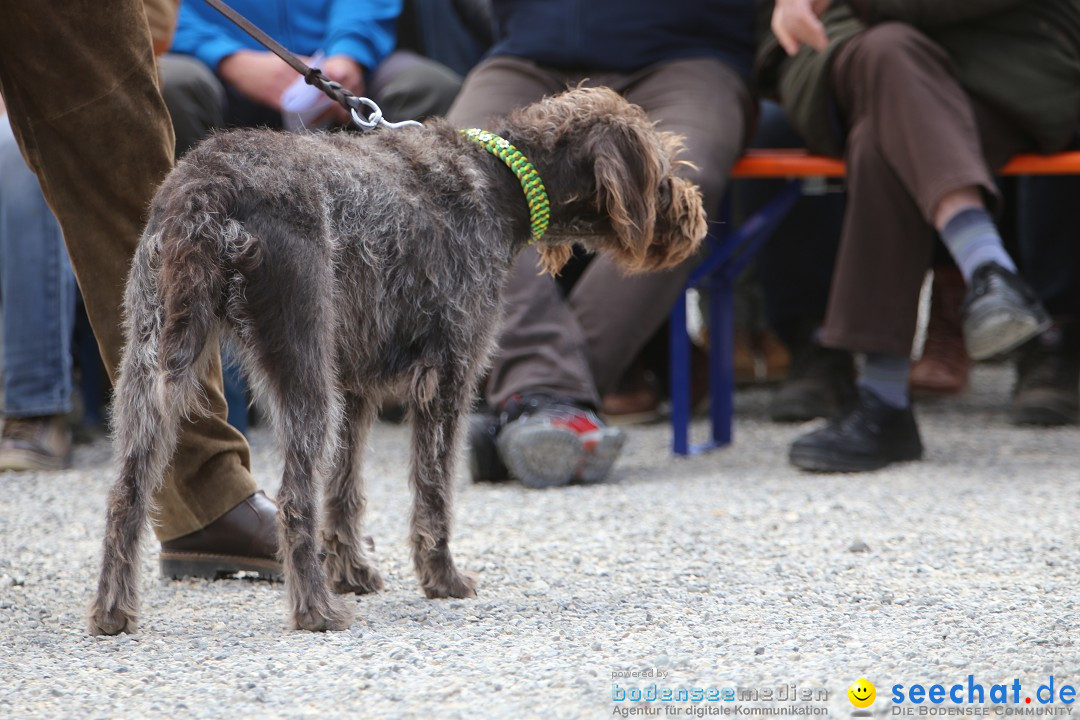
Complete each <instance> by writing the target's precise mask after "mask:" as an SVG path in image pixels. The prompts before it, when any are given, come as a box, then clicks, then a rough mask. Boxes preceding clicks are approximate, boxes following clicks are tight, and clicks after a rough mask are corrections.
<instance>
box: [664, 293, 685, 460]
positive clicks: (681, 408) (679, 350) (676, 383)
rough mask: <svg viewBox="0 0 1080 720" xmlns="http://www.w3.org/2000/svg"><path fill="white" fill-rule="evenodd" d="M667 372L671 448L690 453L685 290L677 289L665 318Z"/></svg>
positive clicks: (677, 452)
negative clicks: (677, 293)
mask: <svg viewBox="0 0 1080 720" xmlns="http://www.w3.org/2000/svg"><path fill="white" fill-rule="evenodd" d="M668 326H669V328H670V329H669V331H668V334H669V341H668V353H669V362H670V365H671V370H670V372H669V373H668V378H669V383H670V386H671V387H670V393H671V429H672V441H671V445H672V448H671V449H672V452H674V453H675V454H676V455H689V454H690V373H689V372H688V370H689V368H690V336H689V335H688V334H687V332H686V293H685V292H682V293H679V297H678V298H676V300H675V306H674V307H672V308H671V315H670V318H669V320H668Z"/></svg>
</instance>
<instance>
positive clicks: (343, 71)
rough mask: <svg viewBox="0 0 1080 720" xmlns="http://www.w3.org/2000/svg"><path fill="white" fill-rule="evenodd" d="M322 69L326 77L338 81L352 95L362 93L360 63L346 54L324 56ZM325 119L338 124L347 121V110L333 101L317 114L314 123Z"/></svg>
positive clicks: (362, 81) (362, 84)
mask: <svg viewBox="0 0 1080 720" xmlns="http://www.w3.org/2000/svg"><path fill="white" fill-rule="evenodd" d="M322 71H323V74H324V75H326V77H328V78H330V79H331V80H333V81H334V82H337V83H340V84H341V87H343V88H345V89H346V90H348V91H349V92H351V93H352V94H353V95H357V96H360V95H363V94H364V69H363V68H362V67H360V63H358V62H356V61H355V60H353V59H352V58H351V57H349V56H348V55H331V56H330V57H328V58H326V59H325V60H323V62H322ZM326 120H333V121H334V122H336V123H339V124H341V123H348V122H349V112H348V111H347V110H346V109H345V108H343V107H342V106H341V105H338V104H337V103H334V106H333V107H332V108H330V109H329V110H327V111H326V112H325V113H323V114H322V115H321V116H319V118H318V119H317V120H316V121H315V124H316V125H317V124H320V123H323V122H326Z"/></svg>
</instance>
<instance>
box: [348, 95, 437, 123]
mask: <svg viewBox="0 0 1080 720" xmlns="http://www.w3.org/2000/svg"><path fill="white" fill-rule="evenodd" d="M345 102H347V103H348V104H349V114H350V115H352V121H353V122H354V123H356V126H357V127H359V128H360V129H361V130H364V131H367V130H373V129H374V128H376V127H379V126H381V127H384V128H390V129H391V130H396V129H397V128H403V127H413V126H415V127H423V125H421V124H420V123H418V122H417V121H415V120H402V121H401V122H389V121H388V120H387V119H386V118H384V117H383V114H382V108H380V107H379V105H378V103H376V102H375V101H374V100H372V99H370V98H366V97H357V96H356V95H351V96H349V97H348V98H346V100H345ZM361 105H364V106H366V107H367V109H368V110H370V111H371V112H370V114H368V116H367V119H364V118H363V117H361V115H360V113H359V112H358V111H359V110H360V106H361Z"/></svg>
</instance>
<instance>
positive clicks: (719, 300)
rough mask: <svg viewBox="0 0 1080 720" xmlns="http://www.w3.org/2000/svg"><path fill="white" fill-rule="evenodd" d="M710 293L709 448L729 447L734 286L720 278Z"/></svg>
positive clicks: (733, 395) (733, 342)
mask: <svg viewBox="0 0 1080 720" xmlns="http://www.w3.org/2000/svg"><path fill="white" fill-rule="evenodd" d="M708 289H709V419H710V421H711V424H712V443H711V446H712V447H721V446H724V445H730V444H731V437H732V417H733V416H734V414H735V383H734V378H735V367H734V365H735V292H734V291H735V282H734V280H733V279H732V278H731V277H729V276H727V275H721V276H719V277H716V278H714V279H713V281H712V282H710V283H709V284H708Z"/></svg>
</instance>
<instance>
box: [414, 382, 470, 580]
mask: <svg viewBox="0 0 1080 720" xmlns="http://www.w3.org/2000/svg"><path fill="white" fill-rule="evenodd" d="M414 385H415V387H416V391H415V394H416V395H417V397H415V398H414V399H413V400H412V406H413V437H412V442H413V450H412V470H411V480H412V486H413V511H412V518H411V531H410V540H411V543H412V553H413V566H414V567H415V569H416V575H417V577H418V578H419V580H420V587H421V588H423V590H424V594H425V595H427V596H428V597H429V598H437V597H458V598H461V597H472V596H473V595H475V594H476V581H475V580H474V579H473V578H472V577H470V576H468V575H464V574H462V573H461V572H460V571H459V570H458V569H457V567H455V565H454V558H453V557H452V556H451V554H450V526H451V523H452V519H453V518H452V515H453V507H452V506H453V490H454V468H455V465H456V464H457V456H458V448H459V446H460V444H461V437H460V435H461V427H462V414H463V413H464V411H465V409H466V408H467V407H468V403H469V399H470V398H471V397H472V383H471V382H466V381H463V380H461V379H460V378H447V377H442V378H440V377H439V376H438V374H437V371H436V370H434V369H431V368H429V369H427V370H426V371H420V372H418V374H417V380H416V382H415V383H414Z"/></svg>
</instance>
